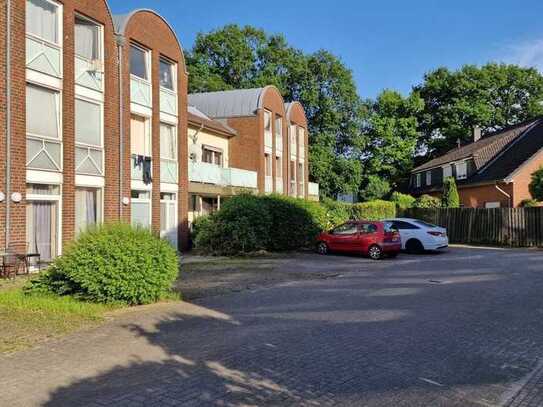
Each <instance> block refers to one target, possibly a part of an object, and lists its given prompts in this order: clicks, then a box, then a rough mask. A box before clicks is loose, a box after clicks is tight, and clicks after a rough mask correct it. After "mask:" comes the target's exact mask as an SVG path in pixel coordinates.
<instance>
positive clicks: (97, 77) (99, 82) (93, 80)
mask: <svg viewBox="0 0 543 407" xmlns="http://www.w3.org/2000/svg"><path fill="white" fill-rule="evenodd" d="M97 68H98V67H96V66H93V63H92V61H89V60H88V59H86V58H82V57H80V56H77V55H76V57H75V83H76V84H77V85H81V86H84V87H85V88H89V89H92V90H96V91H99V92H102V91H103V89H104V73H103V72H101V71H100V70H99V69H97Z"/></svg>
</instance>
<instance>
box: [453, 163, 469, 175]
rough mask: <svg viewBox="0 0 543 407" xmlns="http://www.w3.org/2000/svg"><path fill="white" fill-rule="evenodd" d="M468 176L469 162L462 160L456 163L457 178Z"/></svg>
mask: <svg viewBox="0 0 543 407" xmlns="http://www.w3.org/2000/svg"><path fill="white" fill-rule="evenodd" d="M467 177H468V163H467V162H466V161H462V162H459V163H457V164H456V179H466V178H467Z"/></svg>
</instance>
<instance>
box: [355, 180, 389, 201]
mask: <svg viewBox="0 0 543 407" xmlns="http://www.w3.org/2000/svg"><path fill="white" fill-rule="evenodd" d="M389 192H390V184H389V183H388V181H387V180H385V179H383V178H381V177H378V176H377V175H370V176H369V177H368V182H367V185H366V187H365V188H364V189H363V190H362V192H361V193H360V197H361V198H362V200H363V201H374V200H378V199H383V198H384V197H385V196H387V195H388V194H389Z"/></svg>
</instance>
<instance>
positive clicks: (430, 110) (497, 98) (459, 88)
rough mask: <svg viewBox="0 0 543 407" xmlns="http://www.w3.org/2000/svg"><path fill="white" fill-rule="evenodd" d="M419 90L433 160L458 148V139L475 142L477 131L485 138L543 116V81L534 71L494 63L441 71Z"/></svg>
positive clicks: (421, 122) (425, 140) (425, 136)
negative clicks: (476, 127) (434, 157)
mask: <svg viewBox="0 0 543 407" xmlns="http://www.w3.org/2000/svg"><path fill="white" fill-rule="evenodd" d="M414 90H415V92H417V93H418V94H419V95H420V96H421V97H422V99H423V100H424V110H423V112H421V114H419V115H418V118H419V125H420V130H421V132H422V138H421V143H420V145H421V146H422V147H424V148H428V149H429V152H430V153H431V155H433V156H437V155H440V154H442V153H444V152H446V151H448V150H450V149H452V148H454V147H455V146H456V144H457V140H460V141H461V142H462V143H468V142H471V141H472V129H473V127H475V126H479V127H481V128H482V130H483V134H485V133H488V132H492V131H495V130H499V129H502V128H504V127H507V126H511V125H515V124H518V123H521V122H523V121H526V120H529V119H532V118H534V117H536V116H539V115H541V114H542V113H543V106H542V105H541V103H540V102H541V101H542V100H543V76H542V75H541V74H540V73H539V72H538V71H537V70H536V69H533V68H522V67H519V66H516V65H505V64H495V63H490V64H487V65H484V66H482V67H477V66H474V65H466V66H464V67H462V68H461V69H460V70H458V71H450V70H449V69H447V68H439V69H436V70H434V71H432V72H430V73H428V74H427V75H426V76H425V77H424V81H423V83H422V84H421V85H419V86H417V87H415V89H414Z"/></svg>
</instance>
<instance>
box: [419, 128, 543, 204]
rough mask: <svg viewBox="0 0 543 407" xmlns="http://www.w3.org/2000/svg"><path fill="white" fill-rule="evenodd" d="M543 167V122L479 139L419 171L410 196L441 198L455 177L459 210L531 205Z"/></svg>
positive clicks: (438, 158) (475, 136) (421, 167)
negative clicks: (533, 187) (537, 173)
mask: <svg viewBox="0 0 543 407" xmlns="http://www.w3.org/2000/svg"><path fill="white" fill-rule="evenodd" d="M541 166H543V118H538V119H534V120H531V121H529V122H525V123H521V124H519V125H516V126H513V127H509V128H507V129H504V130H501V131H498V132H495V133H491V134H488V135H486V136H484V137H481V136H480V131H477V130H476V131H474V140H473V142H472V143H470V144H467V145H464V146H459V147H458V148H455V149H453V150H451V151H449V152H448V153H446V154H444V155H442V156H440V157H437V158H435V159H433V160H431V161H428V162H427V163H425V164H423V165H421V166H419V167H417V168H415V169H414V170H413V171H412V174H411V181H410V192H411V193H412V194H413V195H415V196H420V195H422V194H429V195H432V196H440V195H441V192H442V188H443V180H444V179H445V178H446V177H454V178H455V179H456V182H457V185H458V192H459V195H460V201H461V205H462V206H464V207H468V208H497V207H518V206H520V205H521V203H522V201H524V200H526V199H531V195H530V192H529V184H530V182H531V175H532V174H533V173H534V172H535V171H536V170H537V169H539V168H540V167H541Z"/></svg>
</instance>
